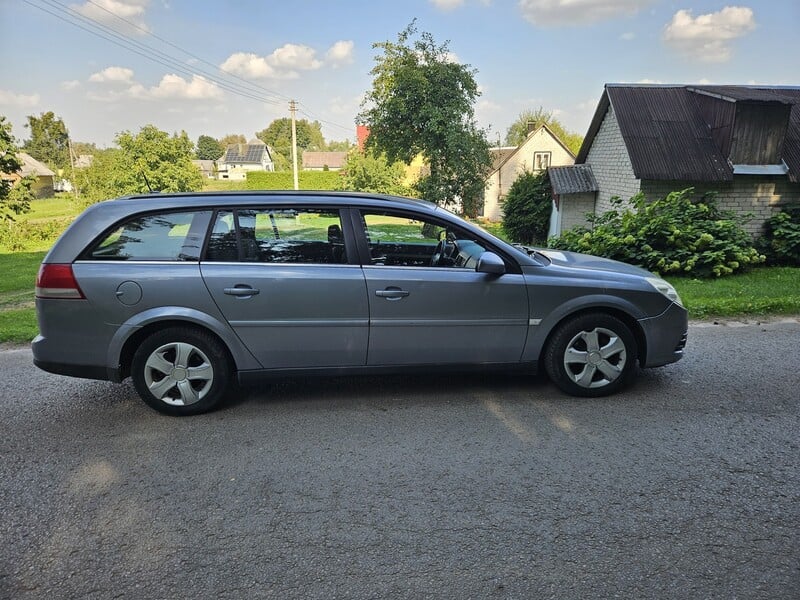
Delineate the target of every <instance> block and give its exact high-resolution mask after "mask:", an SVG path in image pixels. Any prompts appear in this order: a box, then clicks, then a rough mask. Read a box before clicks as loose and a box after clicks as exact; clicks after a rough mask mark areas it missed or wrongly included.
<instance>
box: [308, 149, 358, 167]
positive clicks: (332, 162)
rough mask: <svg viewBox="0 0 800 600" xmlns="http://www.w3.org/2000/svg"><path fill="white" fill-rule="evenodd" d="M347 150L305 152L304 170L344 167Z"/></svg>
mask: <svg viewBox="0 0 800 600" xmlns="http://www.w3.org/2000/svg"><path fill="white" fill-rule="evenodd" d="M346 160H347V152H309V151H305V152H303V166H302V169H303V171H338V170H339V169H341V168H342V167H344V163H345V161H346Z"/></svg>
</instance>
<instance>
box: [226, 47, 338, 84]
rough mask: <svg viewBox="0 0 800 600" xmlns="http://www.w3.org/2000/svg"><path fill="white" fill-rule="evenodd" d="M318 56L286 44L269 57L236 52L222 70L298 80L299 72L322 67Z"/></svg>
mask: <svg viewBox="0 0 800 600" xmlns="http://www.w3.org/2000/svg"><path fill="white" fill-rule="evenodd" d="M345 43H346V42H345ZM335 46H336V45H335V44H334V47H335ZM331 49H333V48H331ZM316 54H317V52H316V50H314V49H313V48H311V47H309V46H304V45H302V44H284V45H283V46H281V47H280V48H278V49H276V50H275V51H274V52H273V53H272V54H270V55H268V56H258V55H257V54H253V53H252V52H236V53H234V54H231V55H230V56H229V57H228V58H227V59H226V60H225V62H223V63H222V64H221V65H220V68H221V69H222V70H223V71H227V72H228V73H233V74H234V75H240V76H242V77H249V78H251V79H267V78H273V79H296V78H297V77H299V74H298V72H297V71H298V70H302V71H313V70H315V69H319V68H320V67H321V66H322V61H321V60H319V59H317V58H316Z"/></svg>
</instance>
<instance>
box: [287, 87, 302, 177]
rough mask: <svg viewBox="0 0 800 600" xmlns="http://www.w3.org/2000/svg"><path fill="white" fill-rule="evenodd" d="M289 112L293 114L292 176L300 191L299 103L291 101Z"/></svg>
mask: <svg viewBox="0 0 800 600" xmlns="http://www.w3.org/2000/svg"><path fill="white" fill-rule="evenodd" d="M289 112H290V113H292V174H293V175H294V189H296V190H299V189H300V184H299V183H298V181H297V126H296V125H295V113H296V112H297V102H295V101H294V100H289Z"/></svg>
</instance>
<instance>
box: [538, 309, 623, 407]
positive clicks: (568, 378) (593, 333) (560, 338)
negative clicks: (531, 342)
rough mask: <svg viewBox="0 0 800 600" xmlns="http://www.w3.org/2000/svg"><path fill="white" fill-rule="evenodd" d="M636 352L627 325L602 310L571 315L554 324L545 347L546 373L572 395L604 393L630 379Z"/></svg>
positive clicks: (606, 393)
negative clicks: (556, 326) (553, 329)
mask: <svg viewBox="0 0 800 600" xmlns="http://www.w3.org/2000/svg"><path fill="white" fill-rule="evenodd" d="M636 355H637V347H636V340H635V339H634V337H633V334H632V333H631V330H630V328H629V327H628V326H627V325H625V323H623V322H622V321H621V320H619V319H618V318H616V317H614V316H611V315H608V314H604V313H589V314H585V315H579V316H577V317H573V318H572V319H569V320H567V321H565V322H564V323H562V324H561V325H559V326H558V328H557V329H556V330H555V332H554V333H553V336H552V337H551V339H550V342H549V344H548V346H547V348H546V350H545V355H544V363H545V369H546V370H547V374H548V375H549V376H550V379H551V380H552V381H553V383H555V384H556V386H558V387H559V388H560V389H561V390H562V391H564V392H566V393H567V394H570V395H573V396H590V397H594V396H606V395H608V394H613V393H614V392H616V391H617V390H619V389H620V388H622V387H624V386H625V385H626V384H627V383H628V382H629V381H630V378H631V375H632V373H633V370H634V368H635V363H636Z"/></svg>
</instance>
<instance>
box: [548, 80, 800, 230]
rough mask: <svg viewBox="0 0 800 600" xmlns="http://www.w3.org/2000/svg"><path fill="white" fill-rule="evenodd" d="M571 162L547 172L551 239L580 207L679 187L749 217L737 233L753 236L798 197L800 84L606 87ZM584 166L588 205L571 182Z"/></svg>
mask: <svg viewBox="0 0 800 600" xmlns="http://www.w3.org/2000/svg"><path fill="white" fill-rule="evenodd" d="M575 163H576V164H575V167H574V169H575V171H576V173H574V175H575V177H571V176H570V175H571V174H570V173H565V172H561V173H558V172H555V173H554V174H553V175H554V176H551V183H552V184H553V208H554V213H560V214H554V215H553V218H552V219H551V230H550V235H551V236H553V235H559V234H560V233H561V231H564V230H565V229H567V228H569V226H572V225H573V224H574V214H575V213H577V212H579V211H582V212H584V213H585V212H593V213H595V214H601V213H603V212H606V211H608V210H610V208H611V203H610V200H611V198H612V197H615V196H618V197H620V198H623V199H627V198H630V197H632V196H634V195H636V194H637V193H639V192H641V193H643V194H644V195H645V197H646V198H648V199H651V200H656V199H658V198H663V197H664V196H666V195H667V194H669V193H670V192H673V191H678V190H683V189H686V188H688V187H692V188H694V194H695V195H696V196H697V197H702V196H704V195H706V194H708V193H712V192H713V193H714V194H715V195H716V197H717V203H718V205H719V206H720V208H723V209H726V210H732V211H735V212H738V213H742V214H745V213H750V214H752V215H753V219H752V220H751V221H750V222H749V223H748V224H747V225H746V229H748V230H749V231H750V232H751V233H752V234H754V235H756V234H758V233H760V231H761V229H762V226H763V223H764V221H765V220H767V219H768V218H770V217H771V216H772V215H774V214H775V213H776V212H779V210H780V208H781V207H782V206H784V205H786V204H790V203H797V202H800V87H788V86H787V87H783V86H769V87H768V86H732V85H628V84H607V85H606V86H605V89H604V91H603V95H602V96H601V98H600V101H599V103H598V105H597V109H596V111H595V113H594V117H593V119H592V122H591V124H590V125H589V130H588V133H587V134H586V138H585V139H584V142H583V145H582V146H581V149H580V151H579V152H578V155H577V157H576V158H575ZM578 169H580V170H581V171H582V175H579V174H577V170H578ZM587 171H588V173H590V174H591V176H592V177H593V178H594V183H595V184H596V188H597V189H596V190H595V191H594V203H593V209H592V210H589V211H586V210H583V209H585V208H586V207H587V205H588V203H587V197H586V195H585V194H586V193H589V192H587V191H586V189H585V188H586V186H585V185H578V184H577V183H576V180H577V179H578V178H580V177H585V175H586V173H587ZM573 185H578V189H579V191H575V189H574V188H573ZM573 203H577V204H578V205H580V206H579V207H578V206H575V205H574V204H573ZM568 214H569V216H567V215H568ZM578 224H586V222H585V220H584V222H583V223H578Z"/></svg>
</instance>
